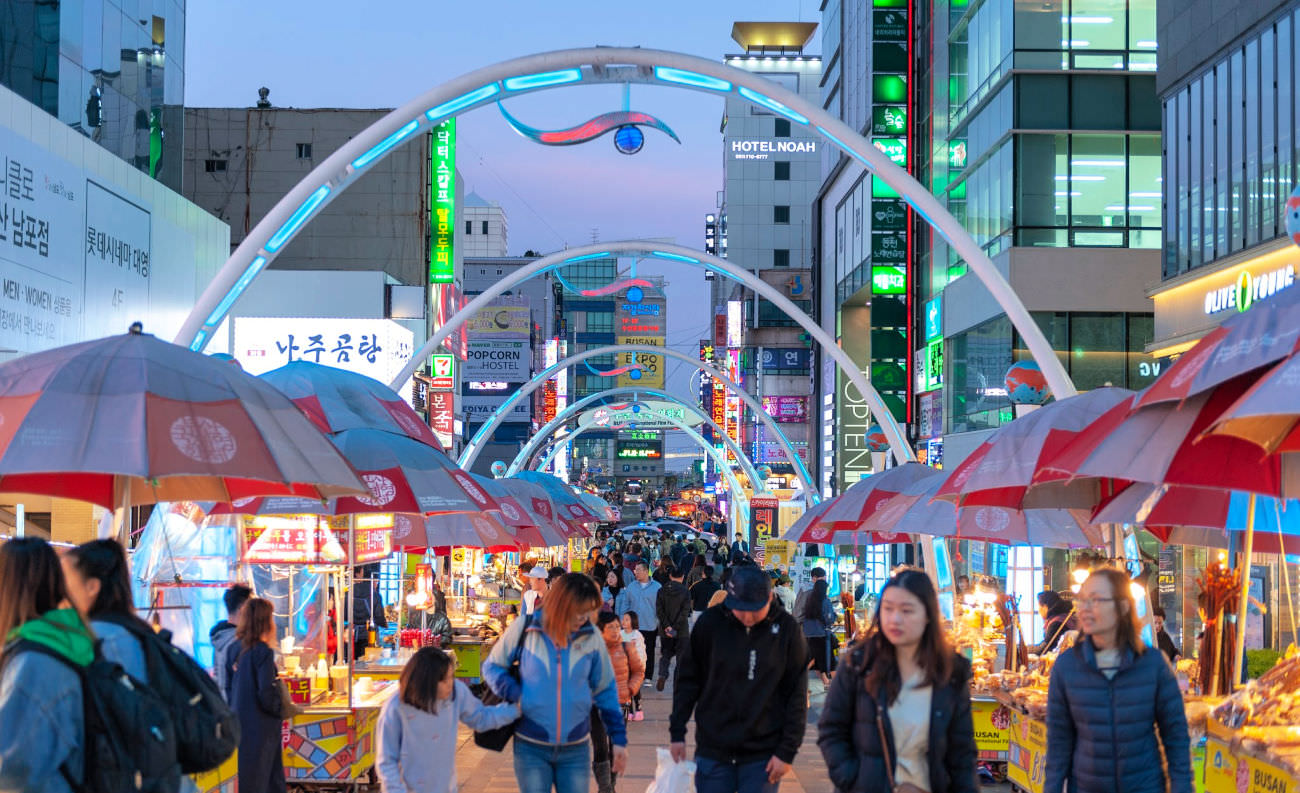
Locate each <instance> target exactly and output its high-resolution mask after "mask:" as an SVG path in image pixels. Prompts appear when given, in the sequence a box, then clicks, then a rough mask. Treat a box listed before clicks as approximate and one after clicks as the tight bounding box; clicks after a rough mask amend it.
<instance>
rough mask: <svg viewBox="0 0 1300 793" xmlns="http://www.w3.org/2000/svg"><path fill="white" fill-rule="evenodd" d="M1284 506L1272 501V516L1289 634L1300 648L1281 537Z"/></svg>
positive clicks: (1298, 630) (1299, 634) (1284, 547)
mask: <svg viewBox="0 0 1300 793" xmlns="http://www.w3.org/2000/svg"><path fill="white" fill-rule="evenodd" d="M1285 504H1286V502H1285V501H1283V500H1282V499H1280V498H1275V499H1273V516H1274V517H1275V518H1276V519H1277V547H1278V550H1280V551H1281V552H1282V553H1281V562H1282V564H1281V567H1282V589H1283V590H1284V591H1285V592H1286V608H1287V613H1288V614H1289V616H1290V619H1291V632H1292V633H1293V634H1294V635H1295V642H1296V645H1297V646H1300V625H1297V624H1296V620H1295V599H1294V597H1293V596H1292V594H1291V574H1290V572H1288V571H1287V567H1286V566H1287V561H1286V539H1285V538H1284V537H1283V536H1282V507H1283V506H1284V505H1285Z"/></svg>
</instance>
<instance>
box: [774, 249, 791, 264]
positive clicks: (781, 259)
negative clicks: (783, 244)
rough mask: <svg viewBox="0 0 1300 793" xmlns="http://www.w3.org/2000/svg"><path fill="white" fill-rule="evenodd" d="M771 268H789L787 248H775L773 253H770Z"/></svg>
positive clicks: (788, 250)
mask: <svg viewBox="0 0 1300 793" xmlns="http://www.w3.org/2000/svg"><path fill="white" fill-rule="evenodd" d="M772 266H773V267H789V266H790V249H789V248H776V249H775V250H773V251H772Z"/></svg>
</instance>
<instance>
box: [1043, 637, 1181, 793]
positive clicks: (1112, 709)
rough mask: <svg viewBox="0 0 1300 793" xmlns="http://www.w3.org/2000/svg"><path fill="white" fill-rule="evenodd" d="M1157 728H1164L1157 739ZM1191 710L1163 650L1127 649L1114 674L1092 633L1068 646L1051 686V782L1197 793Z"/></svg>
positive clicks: (1134, 792)
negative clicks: (1103, 663) (1100, 658)
mask: <svg viewBox="0 0 1300 793" xmlns="http://www.w3.org/2000/svg"><path fill="white" fill-rule="evenodd" d="M1157 730H1158V731H1159V733H1160V739H1159V741H1157V740H1156V732H1157ZM1189 743H1190V741H1189V738H1188V734H1187V716H1186V714H1185V713H1184V711H1183V698H1182V694H1180V693H1179V690H1178V681H1177V680H1176V679H1175V678H1174V672H1173V670H1172V669H1170V668H1169V664H1168V662H1167V661H1165V657H1164V655H1162V654H1161V653H1160V651H1159V650H1156V649H1154V648H1147V650H1146V651H1145V652H1143V653H1142V654H1141V655H1136V654H1134V652H1133V651H1132V650H1131V649H1127V648H1126V649H1125V650H1124V654H1123V659H1122V660H1121V661H1120V666H1119V670H1118V671H1117V672H1116V673H1115V678H1114V679H1113V680H1107V679H1106V676H1105V675H1103V674H1102V673H1101V671H1099V670H1098V669H1097V654H1096V651H1095V649H1094V648H1093V646H1092V641H1091V640H1086V641H1083V642H1081V643H1080V644H1077V645H1075V646H1074V647H1073V648H1072V649H1070V650H1068V651H1067V652H1064V653H1061V655H1060V657H1059V658H1057V660H1056V665H1055V666H1054V667H1053V668H1052V678H1051V683H1050V685H1049V687H1048V692H1047V763H1046V778H1045V780H1044V782H1043V790H1058V791H1059V790H1061V786H1062V785H1067V786H1068V787H1067V790H1066V793H1165V790H1166V787H1165V781H1166V779H1165V773H1166V771H1165V768H1164V767H1163V766H1162V764H1161V763H1160V745H1161V744H1163V745H1164V754H1165V757H1166V759H1167V761H1168V775H1169V777H1168V781H1169V788H1168V790H1169V793H1191V791H1192V764H1191V755H1190V754H1189V752H1190V746H1189Z"/></svg>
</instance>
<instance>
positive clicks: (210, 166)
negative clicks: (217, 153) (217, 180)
mask: <svg viewBox="0 0 1300 793" xmlns="http://www.w3.org/2000/svg"><path fill="white" fill-rule="evenodd" d="M225 170H226V161H225V160H204V161H203V171H204V173H224V172H225Z"/></svg>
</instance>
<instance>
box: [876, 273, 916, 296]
mask: <svg viewBox="0 0 1300 793" xmlns="http://www.w3.org/2000/svg"><path fill="white" fill-rule="evenodd" d="M906 293H907V270H906V268H903V267H872V268H871V294H873V295H902V294H906Z"/></svg>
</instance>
